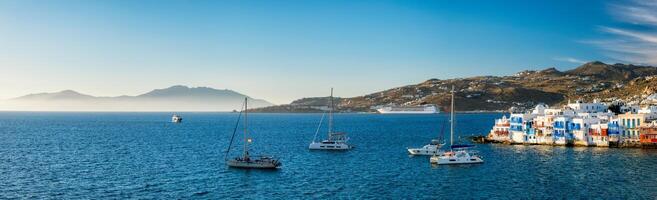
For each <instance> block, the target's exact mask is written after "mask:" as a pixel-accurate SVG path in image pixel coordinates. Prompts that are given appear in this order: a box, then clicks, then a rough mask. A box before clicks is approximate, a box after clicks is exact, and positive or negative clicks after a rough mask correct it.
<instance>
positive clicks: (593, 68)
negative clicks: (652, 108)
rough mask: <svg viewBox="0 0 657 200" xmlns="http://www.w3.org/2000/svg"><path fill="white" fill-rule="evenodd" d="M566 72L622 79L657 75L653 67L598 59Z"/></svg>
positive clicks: (598, 77) (606, 78) (600, 77)
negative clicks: (609, 63) (608, 62)
mask: <svg viewBox="0 0 657 200" xmlns="http://www.w3.org/2000/svg"><path fill="white" fill-rule="evenodd" d="M566 73H567V74H570V75H576V76H591V77H594V78H597V79H600V80H617V81H622V80H628V79H634V78H637V77H642V76H652V75H657V70H655V67H648V66H635V65H625V64H613V65H608V64H605V63H603V62H600V61H594V62H589V63H586V64H584V65H582V66H580V67H577V68H575V69H573V70H568V71H566Z"/></svg>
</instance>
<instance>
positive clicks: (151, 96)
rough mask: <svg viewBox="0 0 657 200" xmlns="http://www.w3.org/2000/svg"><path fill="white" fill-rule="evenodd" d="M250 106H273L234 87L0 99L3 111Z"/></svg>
mask: <svg viewBox="0 0 657 200" xmlns="http://www.w3.org/2000/svg"><path fill="white" fill-rule="evenodd" d="M245 97H246V98H249V106H250V107H254V108H257V107H266V106H272V105H273V104H272V103H269V102H267V101H265V100H261V99H253V98H251V97H248V96H246V95H243V94H240V93H238V92H235V91H232V90H226V89H224V90H218V89H213V88H209V87H191V88H190V87H187V86H180V85H178V86H172V87H169V88H164V89H155V90H152V91H150V92H147V93H144V94H141V95H137V96H117V97H95V96H91V95H86V94H81V93H78V92H75V91H73V90H64V91H61V92H54V93H38V94H29V95H25V96H22V97H17V98H13V99H9V100H6V101H1V102H0V109H2V110H24V111H231V110H234V109H238V110H239V109H240V106H241V105H242V102H243V101H244V98H245Z"/></svg>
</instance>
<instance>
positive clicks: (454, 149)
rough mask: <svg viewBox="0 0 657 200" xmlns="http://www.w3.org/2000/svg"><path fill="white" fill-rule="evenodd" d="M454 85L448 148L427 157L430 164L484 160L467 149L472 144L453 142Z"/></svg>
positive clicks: (470, 162) (476, 162) (466, 162)
mask: <svg viewBox="0 0 657 200" xmlns="http://www.w3.org/2000/svg"><path fill="white" fill-rule="evenodd" d="M454 93H455V91H454V86H452V109H451V116H450V118H451V119H450V141H449V142H450V150H449V151H447V152H445V153H442V154H439V155H433V156H431V158H430V159H429V162H431V164H438V165H451V164H478V163H483V162H484V160H483V159H481V157H480V156H479V155H476V154H474V152H473V151H469V150H468V149H469V148H471V147H474V145H463V144H456V145H455V144H454V110H455V107H454Z"/></svg>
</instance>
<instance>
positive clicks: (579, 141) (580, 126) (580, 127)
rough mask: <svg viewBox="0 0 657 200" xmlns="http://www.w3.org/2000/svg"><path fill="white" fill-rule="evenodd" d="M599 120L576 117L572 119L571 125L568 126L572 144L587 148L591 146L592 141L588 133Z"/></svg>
mask: <svg viewBox="0 0 657 200" xmlns="http://www.w3.org/2000/svg"><path fill="white" fill-rule="evenodd" d="M599 123H600V119H599V118H597V117H590V116H585V117H581V116H578V117H576V118H573V119H572V125H571V126H570V127H571V129H570V131H571V132H572V134H573V142H574V144H575V145H577V146H589V145H593V139H592V137H591V136H590V135H589V132H590V130H589V129H591V128H592V125H593V124H599Z"/></svg>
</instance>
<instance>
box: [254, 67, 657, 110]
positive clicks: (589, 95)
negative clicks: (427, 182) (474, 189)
mask: <svg viewBox="0 0 657 200" xmlns="http://www.w3.org/2000/svg"><path fill="white" fill-rule="evenodd" d="M451 86H455V88H456V90H457V93H456V97H455V98H456V110H457V111H506V110H508V109H509V108H511V107H515V108H518V109H528V108H532V107H533V106H535V105H536V104H538V103H546V104H548V105H553V106H554V105H560V104H563V103H565V102H567V101H568V100H577V99H582V100H587V101H591V100H593V99H600V100H602V101H608V102H611V101H616V100H622V101H625V102H636V103H641V102H644V99H646V98H645V97H647V96H648V95H652V94H655V93H657V68H655V67H651V66H637V65H628V64H605V63H602V62H599V61H593V62H589V63H585V64H583V65H581V66H579V67H577V68H575V69H572V70H567V71H564V72H562V71H559V70H557V69H556V68H547V69H544V70H540V71H533V70H525V71H521V72H518V73H516V74H514V75H510V76H477V77H469V78H456V79H447V80H440V79H430V80H427V81H424V82H421V83H418V84H414V85H407V86H402V87H397V88H392V89H388V90H384V91H380V92H376V93H372V94H367V95H363V96H357V97H352V98H343V99H341V100H340V101H339V103H336V105H337V108H338V110H340V111H363V112H373V111H374V107H375V106H381V105H389V104H396V105H420V104H436V105H438V106H439V107H440V108H441V110H443V111H449V109H450V108H449V102H450V95H449V91H450V90H451ZM313 102H316V99H315V98H304V99H300V100H297V101H295V102H294V103H292V104H289V105H279V106H273V107H266V108H260V109H255V110H254V111H262V112H268V111H281V112H297V111H296V110H295V108H297V107H298V108H302V111H301V112H321V110H319V109H309V108H310V107H309V106H307V105H305V104H316V103H313ZM298 105H303V106H298ZM324 105H325V104H324ZM276 108H285V109H276Z"/></svg>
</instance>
